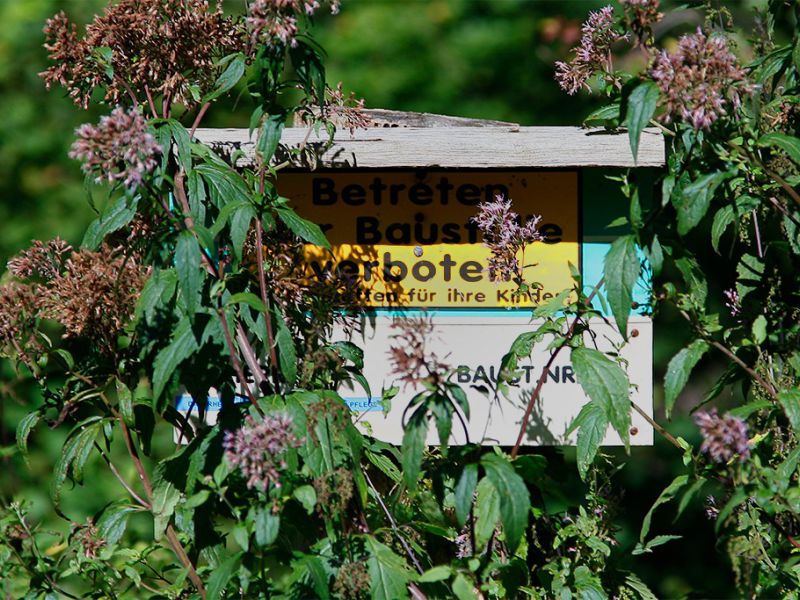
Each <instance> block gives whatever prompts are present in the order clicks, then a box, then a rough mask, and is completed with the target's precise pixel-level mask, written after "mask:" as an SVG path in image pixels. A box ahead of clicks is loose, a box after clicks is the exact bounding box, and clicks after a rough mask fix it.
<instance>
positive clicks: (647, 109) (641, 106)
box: [626, 81, 659, 162]
mask: <svg viewBox="0 0 800 600" xmlns="http://www.w3.org/2000/svg"><path fill="white" fill-rule="evenodd" d="M658 93H659V92H658V86H657V85H656V84H655V83H654V82H652V81H645V82H643V83H640V84H639V85H638V86H636V88H635V89H634V90H633V91H632V92H631V94H630V96H628V105H627V111H626V114H627V118H626V122H627V123H628V138H629V140H630V144H631V153H632V154H633V160H634V162H636V160H637V157H638V155H639V139H640V138H641V136H642V130H643V129H644V128H645V127H647V124H648V123H649V122H650V119H652V118H653V115H654V114H655V112H656V104H657V102H658Z"/></svg>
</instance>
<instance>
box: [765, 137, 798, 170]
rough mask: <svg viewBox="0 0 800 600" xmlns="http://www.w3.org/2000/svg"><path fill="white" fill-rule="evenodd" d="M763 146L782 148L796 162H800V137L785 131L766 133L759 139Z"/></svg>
mask: <svg viewBox="0 0 800 600" xmlns="http://www.w3.org/2000/svg"><path fill="white" fill-rule="evenodd" d="M758 145H759V146H760V147H761V148H780V149H781V150H783V151H784V152H786V154H788V155H789V158H791V159H792V160H793V161H794V162H796V163H800V138H796V137H794V136H791V135H786V134H785V133H766V134H764V135H762V136H761V137H760V138H759V139H758Z"/></svg>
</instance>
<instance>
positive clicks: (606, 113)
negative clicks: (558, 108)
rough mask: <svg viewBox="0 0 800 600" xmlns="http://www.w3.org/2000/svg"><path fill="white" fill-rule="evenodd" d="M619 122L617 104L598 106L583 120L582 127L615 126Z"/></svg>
mask: <svg viewBox="0 0 800 600" xmlns="http://www.w3.org/2000/svg"><path fill="white" fill-rule="evenodd" d="M618 123H619V104H609V105H607V106H604V107H602V108H598V109H597V110H595V111H594V112H592V113H591V114H590V115H589V116H588V117H586V118H585V119H584V120H583V125H584V127H615V126H616V125H617V124H618Z"/></svg>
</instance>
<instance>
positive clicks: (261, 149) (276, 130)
mask: <svg viewBox="0 0 800 600" xmlns="http://www.w3.org/2000/svg"><path fill="white" fill-rule="evenodd" d="M283 123H284V117H283V115H280V114H278V115H269V116H268V117H267V118H266V119H264V122H263V123H262V124H261V129H260V130H259V133H258V143H257V144H256V152H257V153H258V154H259V156H260V157H261V163H262V164H264V165H267V164H269V161H270V160H272V157H273V156H274V154H275V151H276V150H277V149H278V144H279V143H280V141H281V132H282V131H283Z"/></svg>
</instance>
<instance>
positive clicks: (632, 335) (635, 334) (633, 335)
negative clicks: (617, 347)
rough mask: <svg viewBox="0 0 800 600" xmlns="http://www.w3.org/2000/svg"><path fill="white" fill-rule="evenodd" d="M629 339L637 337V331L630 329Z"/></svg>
mask: <svg viewBox="0 0 800 600" xmlns="http://www.w3.org/2000/svg"><path fill="white" fill-rule="evenodd" d="M631 337H639V330H638V329H631Z"/></svg>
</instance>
